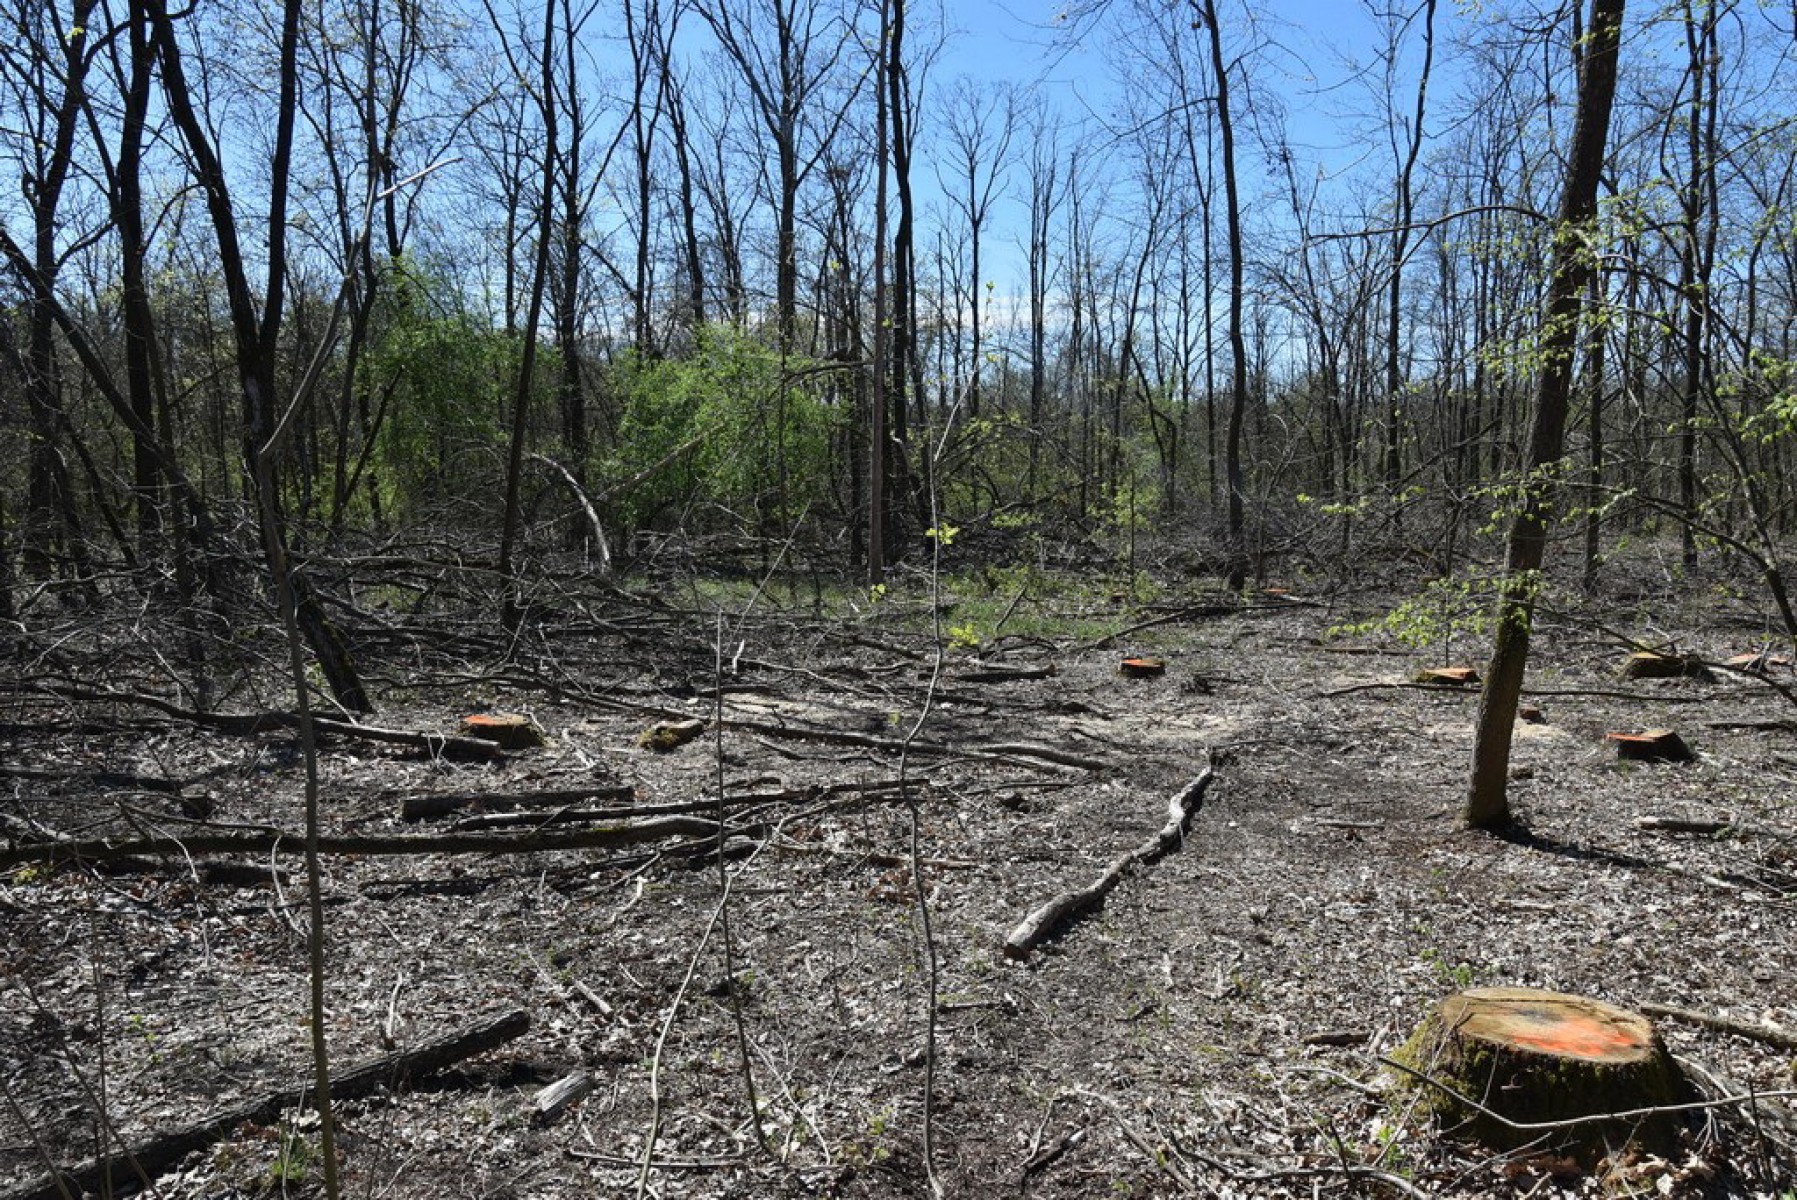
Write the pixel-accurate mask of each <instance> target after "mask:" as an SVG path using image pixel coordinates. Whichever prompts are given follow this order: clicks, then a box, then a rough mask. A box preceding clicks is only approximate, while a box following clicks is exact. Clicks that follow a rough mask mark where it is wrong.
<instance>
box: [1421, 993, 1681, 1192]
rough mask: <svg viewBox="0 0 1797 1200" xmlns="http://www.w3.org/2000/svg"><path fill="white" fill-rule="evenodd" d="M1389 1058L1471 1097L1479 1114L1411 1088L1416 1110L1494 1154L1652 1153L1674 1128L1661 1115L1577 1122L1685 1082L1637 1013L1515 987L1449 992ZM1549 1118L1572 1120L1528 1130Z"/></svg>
mask: <svg viewBox="0 0 1797 1200" xmlns="http://www.w3.org/2000/svg"><path fill="white" fill-rule="evenodd" d="M1395 1060H1396V1061H1397V1062H1398V1063H1399V1064H1400V1065H1402V1066H1405V1067H1408V1068H1410V1069H1411V1070H1413V1071H1416V1072H1418V1073H1420V1074H1421V1075H1423V1076H1427V1077H1428V1078H1429V1079H1431V1080H1437V1081H1439V1082H1440V1083H1442V1084H1443V1085H1445V1086H1446V1087H1448V1088H1452V1089H1453V1090H1454V1091H1455V1092H1457V1093H1459V1095H1460V1096H1463V1097H1466V1098H1468V1099H1470V1100H1473V1101H1475V1102H1476V1103H1477V1105H1478V1106H1479V1107H1474V1106H1473V1105H1469V1104H1466V1103H1464V1102H1462V1101H1461V1100H1460V1099H1457V1098H1456V1097H1454V1096H1451V1095H1449V1094H1448V1093H1447V1092H1446V1091H1444V1090H1442V1089H1441V1088H1438V1087H1433V1086H1430V1085H1429V1084H1427V1083H1424V1084H1423V1085H1422V1086H1423V1087H1424V1089H1425V1094H1424V1096H1423V1101H1424V1104H1425V1106H1426V1107H1427V1108H1428V1109H1429V1110H1430V1111H1431V1112H1432V1113H1433V1114H1434V1115H1435V1116H1436V1118H1437V1119H1438V1120H1439V1121H1440V1122H1441V1123H1442V1125H1443V1126H1444V1127H1445V1128H1446V1129H1448V1130H1449V1131H1450V1132H1452V1133H1455V1134H1464V1135H1467V1136H1470V1137H1472V1138H1473V1139H1474V1140H1476V1141H1478V1142H1480V1143H1482V1144H1484V1145H1486V1146H1490V1147H1492V1148H1495V1149H1500V1150H1508V1149H1514V1148H1516V1147H1518V1146H1522V1145H1525V1144H1540V1143H1542V1142H1543V1141H1544V1139H1545V1143H1546V1144H1549V1145H1552V1146H1553V1147H1554V1148H1556V1149H1560V1150H1565V1151H1569V1152H1572V1153H1574V1154H1579V1155H1581V1156H1583V1155H1584V1154H1585V1153H1586V1152H1589V1155H1590V1157H1591V1158H1593V1159H1595V1158H1596V1157H1599V1156H1601V1155H1602V1154H1604V1153H1606V1152H1607V1151H1609V1150H1613V1149H1615V1148H1616V1145H1617V1143H1618V1141H1619V1136H1620V1138H1626V1139H1628V1140H1631V1141H1633V1142H1635V1143H1636V1144H1638V1145H1640V1146H1642V1147H1644V1148H1663V1147H1664V1145H1665V1143H1667V1142H1668V1141H1669V1140H1670V1139H1671V1137H1672V1134H1673V1132H1674V1131H1675V1130H1676V1128H1677V1123H1676V1121H1675V1120H1674V1119H1673V1117H1672V1116H1671V1115H1669V1114H1650V1115H1648V1116H1641V1115H1636V1116H1634V1117H1620V1118H1614V1119H1610V1120H1586V1118H1592V1117H1599V1116H1601V1115H1602V1114H1606V1113H1626V1112H1631V1111H1633V1112H1637V1113H1639V1110H1641V1109H1649V1108H1657V1107H1662V1106H1665V1105H1669V1104H1674V1103H1676V1102H1677V1101H1678V1100H1679V1098H1680V1096H1681V1092H1682V1089H1683V1082H1684V1081H1683V1077H1682V1076H1681V1075H1680V1074H1679V1072H1678V1069H1677V1068H1676V1067H1675V1066H1674V1065H1673V1062H1672V1059H1671V1056H1670V1055H1668V1054H1667V1053H1666V1048H1665V1047H1664V1046H1663V1045H1661V1043H1660V1039H1659V1035H1658V1034H1656V1033H1655V1032H1654V1028H1653V1025H1652V1024H1651V1023H1650V1022H1649V1021H1648V1019H1647V1018H1646V1017H1643V1016H1641V1015H1640V1014H1638V1013H1633V1012H1630V1011H1628V1010H1627V1009H1622V1008H1617V1007H1615V1006H1613V1005H1610V1004H1605V1003H1604V1002H1602V1001H1601V1000H1593V999H1590V998H1589V997H1585V996H1569V995H1565V994H1563V993H1560V992H1545V991H1538V990H1536V989H1534V988H1514V987H1494V988H1474V989H1471V990H1469V991H1465V992H1458V993H1456V994H1454V995H1452V996H1449V997H1448V998H1447V999H1445V1000H1443V1001H1442V1002H1441V1004H1440V1005H1439V1006H1437V1008H1436V1010H1435V1012H1434V1013H1433V1014H1432V1015H1431V1016H1430V1017H1429V1018H1428V1020H1426V1021H1424V1022H1423V1024H1422V1026H1421V1027H1420V1028H1419V1029H1418V1030H1417V1031H1416V1033H1415V1034H1414V1035H1412V1037H1411V1039H1410V1041H1409V1042H1407V1043H1406V1044H1405V1045H1404V1048H1403V1049H1402V1050H1400V1051H1399V1052H1398V1054H1397V1055H1396V1056H1395ZM1554 1122H1575V1123H1573V1124H1569V1125H1565V1126H1563V1127H1562V1128H1559V1129H1542V1128H1539V1126H1541V1125H1543V1124H1551V1123H1554ZM1518 1125H1534V1126H1537V1128H1532V1129H1521V1128H1517V1126H1518Z"/></svg>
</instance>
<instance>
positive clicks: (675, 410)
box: [607, 326, 836, 532]
mask: <svg viewBox="0 0 1797 1200" xmlns="http://www.w3.org/2000/svg"><path fill="white" fill-rule="evenodd" d="M812 365H813V364H811V363H809V362H808V361H806V360H802V359H794V358H791V357H788V358H787V359H786V360H785V362H784V365H783V364H782V360H781V358H780V355H779V353H778V352H777V351H776V350H774V349H772V348H771V347H768V346H765V345H762V344H761V343H759V342H757V341H755V340H754V339H753V338H751V337H749V336H746V335H744V334H742V333H740V332H738V331H735V330H733V329H730V328H728V327H722V326H713V327H708V328H706V329H703V330H701V331H700V332H699V335H698V338H697V344H696V346H695V347H694V349H693V351H692V352H691V353H690V354H689V355H687V356H685V357H682V358H679V359H652V358H643V357H640V356H636V355H624V356H622V357H620V358H619V359H618V360H617V361H616V362H615V363H614V364H613V366H612V367H611V368H610V371H609V374H608V378H607V383H608V387H609V390H610V392H611V393H612V395H614V396H615V397H616V398H617V402H618V405H619V408H620V410H621V413H622V416H621V419H620V422H619V426H618V441H617V445H616V447H615V448H614V450H613V453H612V457H611V460H610V462H609V463H608V464H607V473H608V474H609V475H610V476H612V477H613V478H615V479H618V480H634V481H636V482H635V483H634V485H633V486H631V487H629V488H627V489H626V490H625V493H624V494H623V495H622V496H621V497H620V498H619V505H620V510H621V511H620V516H621V517H622V519H623V521H624V523H625V524H626V525H627V526H629V527H632V528H640V527H641V526H643V525H646V524H649V523H650V522H651V521H653V520H654V519H655V518H656V517H657V516H659V515H662V514H668V513H672V514H676V515H679V514H680V513H681V512H682V511H683V510H685V509H687V508H688V507H689V506H692V505H707V504H708V505H712V506H715V507H716V508H719V509H722V510H724V511H726V512H728V513H731V514H734V516H735V518H736V519H737V520H738V521H739V522H743V523H745V524H748V525H749V526H750V527H751V528H755V529H757V530H758V531H760V532H766V531H768V530H769V529H770V528H779V527H781V526H784V525H786V524H789V523H790V522H792V521H795V520H797V519H798V518H799V516H800V515H801V514H802V513H804V512H806V511H807V510H808V509H811V508H814V507H816V506H817V505H819V504H820V503H821V502H823V501H824V500H826V499H827V498H828V496H829V494H830V486H829V485H830V479H831V473H830V468H831V456H830V436H831V433H832V432H833V430H834V428H835V424H836V414H835V412H834V411H833V410H831V409H830V408H829V407H828V406H826V405H825V404H824V403H823V401H822V399H821V398H820V396H819V395H818V393H817V392H816V391H815V390H814V389H813V388H812V387H811V386H809V385H807V384H805V383H803V382H801V380H803V379H804V378H806V372H807V369H808V368H809V367H811V366H812Z"/></svg>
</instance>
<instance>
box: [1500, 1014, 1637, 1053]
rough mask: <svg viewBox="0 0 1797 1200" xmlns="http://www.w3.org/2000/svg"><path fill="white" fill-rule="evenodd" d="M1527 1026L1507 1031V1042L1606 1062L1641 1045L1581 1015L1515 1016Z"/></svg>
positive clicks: (1608, 1026)
mask: <svg viewBox="0 0 1797 1200" xmlns="http://www.w3.org/2000/svg"><path fill="white" fill-rule="evenodd" d="M1516 1015H1517V1016H1518V1017H1519V1018H1521V1020H1522V1021H1524V1022H1527V1024H1524V1025H1521V1026H1519V1027H1516V1028H1512V1029H1511V1030H1510V1040H1511V1041H1513V1042H1515V1043H1516V1044H1517V1045H1519V1046H1526V1047H1528V1048H1529V1049H1531V1050H1543V1051H1546V1052H1547V1053H1549V1054H1570V1055H1573V1056H1574V1057H1576V1058H1592V1059H1609V1058H1616V1057H1617V1056H1619V1055H1626V1054H1632V1053H1634V1052H1636V1051H1638V1050H1640V1049H1641V1048H1642V1047H1641V1043H1640V1042H1639V1041H1638V1040H1637V1039H1635V1038H1634V1037H1632V1036H1630V1035H1629V1034H1628V1033H1627V1032H1625V1031H1624V1030H1621V1029H1618V1028H1616V1027H1615V1026H1614V1025H1611V1024H1609V1023H1608V1022H1605V1021H1599V1020H1596V1019H1594V1018H1592V1017H1587V1016H1585V1015H1583V1014H1581V1013H1565V1012H1526V1011H1525V1012H1518V1013H1517V1014H1516Z"/></svg>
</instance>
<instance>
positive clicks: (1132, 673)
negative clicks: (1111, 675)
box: [1117, 658, 1167, 679]
mask: <svg viewBox="0 0 1797 1200" xmlns="http://www.w3.org/2000/svg"><path fill="white" fill-rule="evenodd" d="M1117 673H1118V674H1119V675H1121V676H1123V678H1125V679H1159V678H1160V677H1161V676H1162V675H1165V674H1166V673H1167V660H1166V659H1164V658H1126V659H1124V660H1123V665H1122V666H1120V667H1118V668H1117Z"/></svg>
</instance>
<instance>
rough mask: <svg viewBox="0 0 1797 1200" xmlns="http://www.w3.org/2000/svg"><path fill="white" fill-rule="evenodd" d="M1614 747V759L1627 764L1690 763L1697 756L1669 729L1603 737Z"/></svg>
mask: <svg viewBox="0 0 1797 1200" xmlns="http://www.w3.org/2000/svg"><path fill="white" fill-rule="evenodd" d="M1604 736H1605V737H1606V738H1607V739H1608V740H1609V741H1610V742H1611V743H1612V744H1614V745H1615V747H1616V757H1618V758H1621V759H1626V760H1628V761H1629V762H1649V763H1654V762H1670V763H1682V762H1690V761H1691V760H1692V759H1694V758H1696V757H1697V755H1695V754H1693V753H1692V752H1691V747H1689V746H1687V745H1686V744H1685V739H1684V738H1681V737H1680V736H1679V735H1678V734H1676V733H1674V732H1673V731H1672V730H1670V729H1644V730H1642V731H1641V732H1640V733H1609V734H1605V735H1604Z"/></svg>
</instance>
